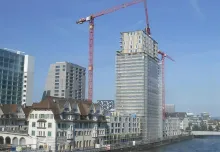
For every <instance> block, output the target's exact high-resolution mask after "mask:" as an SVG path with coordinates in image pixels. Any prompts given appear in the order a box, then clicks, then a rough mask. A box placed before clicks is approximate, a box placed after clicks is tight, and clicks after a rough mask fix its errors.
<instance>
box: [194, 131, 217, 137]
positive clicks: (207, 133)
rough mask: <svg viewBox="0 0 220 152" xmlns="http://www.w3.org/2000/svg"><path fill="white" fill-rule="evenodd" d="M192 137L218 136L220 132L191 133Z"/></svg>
mask: <svg viewBox="0 0 220 152" xmlns="http://www.w3.org/2000/svg"><path fill="white" fill-rule="evenodd" d="M191 133H192V135H195V136H219V135H220V132H218V131H192V132H191Z"/></svg>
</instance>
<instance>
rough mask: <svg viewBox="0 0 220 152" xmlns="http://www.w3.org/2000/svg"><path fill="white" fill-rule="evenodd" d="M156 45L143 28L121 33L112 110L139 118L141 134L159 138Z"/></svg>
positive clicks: (159, 101)
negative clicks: (114, 104)
mask: <svg viewBox="0 0 220 152" xmlns="http://www.w3.org/2000/svg"><path fill="white" fill-rule="evenodd" d="M157 52H158V44H157V42H156V41H155V40H154V39H152V38H151V37H150V36H148V35H147V34H146V32H145V31H142V30H139V31H131V32H123V33H121V50H120V51H118V52H117V55H116V110H117V111H119V112H120V113H125V114H126V113H129V114H131V113H133V114H136V115H137V116H138V117H142V120H141V122H142V125H143V126H142V134H143V135H142V137H143V138H144V139H145V140H148V141H153V140H158V139H159V138H160V139H161V138H162V127H161V126H162V107H161V106H162V105H161V100H160V97H159V96H160V90H159V86H160V85H159V71H160V70H159V65H158V64H159V63H158V58H157V56H158V54H157Z"/></svg>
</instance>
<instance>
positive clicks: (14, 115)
mask: <svg viewBox="0 0 220 152" xmlns="http://www.w3.org/2000/svg"><path fill="white" fill-rule="evenodd" d="M30 110H31V108H30V107H29V106H25V105H24V106H21V105H18V104H4V105H0V144H13V145H26V144H27V143H28V141H27V140H26V139H27V138H24V137H25V135H27V133H28V121H27V117H28V115H29V112H30ZM4 133H7V134H6V136H5V137H4ZM10 134H11V135H12V136H10ZM13 134H17V136H15V137H13ZM19 134H21V135H24V136H23V137H21V136H20V137H19Z"/></svg>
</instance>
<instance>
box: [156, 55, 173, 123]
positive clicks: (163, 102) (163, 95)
mask: <svg viewBox="0 0 220 152" xmlns="http://www.w3.org/2000/svg"><path fill="white" fill-rule="evenodd" d="M158 54H160V55H161V62H162V112H163V120H164V119H165V71H164V67H165V58H168V59H170V60H171V61H174V60H173V59H172V58H171V57H170V56H168V55H167V54H166V53H164V52H162V51H158Z"/></svg>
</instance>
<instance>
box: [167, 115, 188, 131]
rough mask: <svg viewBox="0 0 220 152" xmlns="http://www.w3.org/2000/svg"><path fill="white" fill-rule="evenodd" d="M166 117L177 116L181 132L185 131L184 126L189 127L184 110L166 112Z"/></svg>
mask: <svg viewBox="0 0 220 152" xmlns="http://www.w3.org/2000/svg"><path fill="white" fill-rule="evenodd" d="M166 116H167V117H172V118H179V129H180V130H181V132H182V133H183V132H184V131H186V128H187V127H189V118H188V117H187V113H186V112H172V113H169V112H168V113H166Z"/></svg>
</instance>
